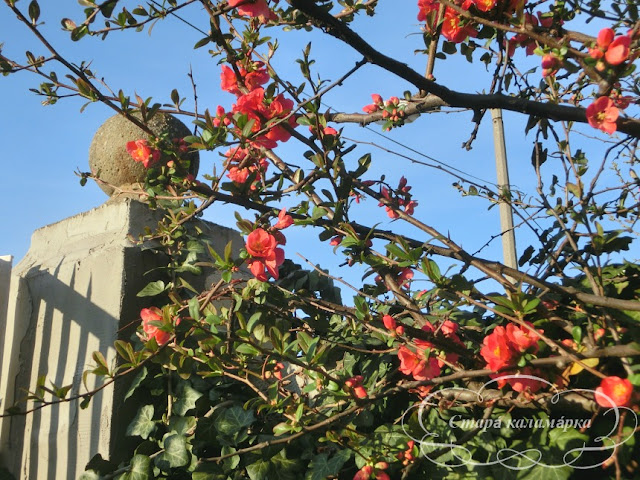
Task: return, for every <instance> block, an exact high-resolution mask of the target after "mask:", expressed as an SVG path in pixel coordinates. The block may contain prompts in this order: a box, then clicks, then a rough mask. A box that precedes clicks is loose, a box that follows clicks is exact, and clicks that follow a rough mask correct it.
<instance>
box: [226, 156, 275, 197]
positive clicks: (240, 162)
mask: <svg viewBox="0 0 640 480" xmlns="http://www.w3.org/2000/svg"><path fill="white" fill-rule="evenodd" d="M224 156H225V157H226V160H225V162H224V166H225V168H226V169H227V177H229V179H230V180H231V181H232V182H233V183H235V184H236V185H247V184H248V185H249V189H250V190H256V189H257V188H258V185H259V183H260V180H261V179H262V178H263V176H264V174H265V173H266V171H267V168H268V167H269V162H268V161H267V159H266V158H264V157H263V156H262V154H261V153H260V151H259V150H257V149H255V148H242V147H234V148H231V149H229V150H228V151H227V152H226V153H225V154H224Z"/></svg>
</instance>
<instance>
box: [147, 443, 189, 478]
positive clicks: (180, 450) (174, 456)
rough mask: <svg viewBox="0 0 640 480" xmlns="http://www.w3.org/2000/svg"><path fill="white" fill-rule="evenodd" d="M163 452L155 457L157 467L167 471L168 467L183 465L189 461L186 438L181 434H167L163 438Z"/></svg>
mask: <svg viewBox="0 0 640 480" xmlns="http://www.w3.org/2000/svg"><path fill="white" fill-rule="evenodd" d="M163 445H164V452H162V454H161V455H159V456H158V457H156V459H155V463H156V465H157V466H158V468H160V469H162V470H164V471H168V470H169V469H170V468H178V467H184V466H185V465H187V464H188V463H189V460H190V458H189V452H188V451H187V439H186V438H185V437H183V436H182V435H178V434H175V435H169V436H168V437H165V439H164V443H163Z"/></svg>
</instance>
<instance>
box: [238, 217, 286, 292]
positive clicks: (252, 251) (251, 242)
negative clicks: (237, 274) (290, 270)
mask: <svg viewBox="0 0 640 480" xmlns="http://www.w3.org/2000/svg"><path fill="white" fill-rule="evenodd" d="M245 246H246V249H247V253H249V255H251V257H252V258H250V259H248V260H247V262H248V263H249V269H250V270H251V273H252V274H253V275H254V276H255V277H256V278H257V279H258V280H260V281H261V282H266V281H267V273H269V275H271V276H272V277H273V278H275V279H276V280H277V279H278V278H279V276H280V274H279V272H278V267H280V265H282V263H283V262H284V251H283V250H282V249H281V248H277V246H278V241H277V240H276V237H274V236H273V235H271V234H270V233H268V232H267V231H266V230H264V229H262V228H256V229H255V230H254V231H253V232H251V233H250V234H249V235H248V236H247V241H246V245H245ZM265 270H266V272H265Z"/></svg>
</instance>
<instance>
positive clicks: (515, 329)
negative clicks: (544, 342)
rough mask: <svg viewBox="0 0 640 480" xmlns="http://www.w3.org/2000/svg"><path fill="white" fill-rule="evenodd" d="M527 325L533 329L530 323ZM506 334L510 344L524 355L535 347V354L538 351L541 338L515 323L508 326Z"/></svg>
mask: <svg viewBox="0 0 640 480" xmlns="http://www.w3.org/2000/svg"><path fill="white" fill-rule="evenodd" d="M526 323H527V325H529V326H530V327H531V328H533V325H532V324H531V323H530V322H526ZM506 332H507V339H508V340H509V344H510V345H511V347H512V348H513V349H514V350H516V351H518V352H521V353H524V352H526V351H527V350H529V349H530V348H532V347H533V353H535V352H537V351H538V340H540V336H539V335H538V334H537V333H535V332H533V331H531V330H529V329H527V328H522V327H519V326H517V325H515V324H513V323H510V324H508V325H507V329H506Z"/></svg>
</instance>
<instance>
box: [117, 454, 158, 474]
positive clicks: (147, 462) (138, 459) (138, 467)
mask: <svg viewBox="0 0 640 480" xmlns="http://www.w3.org/2000/svg"><path fill="white" fill-rule="evenodd" d="M124 478H126V479H128V480H148V479H149V478H152V477H151V459H150V458H149V457H147V456H146V455H139V454H136V455H134V456H133V458H132V459H131V470H130V471H129V472H127V474H126V475H125V477H124Z"/></svg>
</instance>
